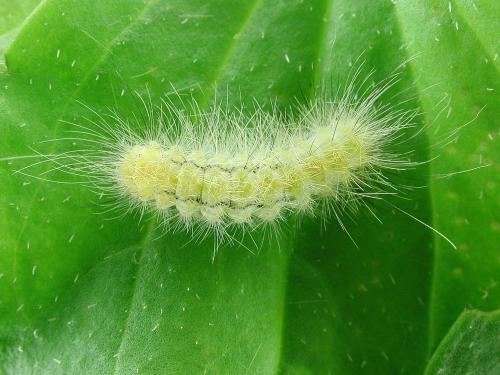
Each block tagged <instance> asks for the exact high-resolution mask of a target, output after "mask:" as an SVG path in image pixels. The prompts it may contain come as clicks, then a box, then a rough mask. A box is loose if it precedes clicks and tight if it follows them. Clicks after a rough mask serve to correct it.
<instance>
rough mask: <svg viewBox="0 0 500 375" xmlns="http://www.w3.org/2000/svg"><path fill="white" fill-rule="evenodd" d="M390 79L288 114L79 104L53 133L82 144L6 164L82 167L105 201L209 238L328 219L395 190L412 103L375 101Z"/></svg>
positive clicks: (74, 170)
mask: <svg viewBox="0 0 500 375" xmlns="http://www.w3.org/2000/svg"><path fill="white" fill-rule="evenodd" d="M391 84H392V82H390V81H389V83H386V84H385V85H381V86H378V87H376V88H374V89H373V90H372V91H371V92H369V93H368V94H367V95H364V96H363V95H361V96H359V97H358V96H357V93H354V92H353V89H352V86H350V87H348V89H347V90H346V92H345V93H344V94H343V95H342V96H341V97H340V98H339V99H337V100H328V99H327V97H326V95H321V96H320V97H319V98H318V99H316V100H315V101H314V102H311V103H309V104H307V105H299V107H298V115H294V116H290V115H287V114H284V113H281V112H279V111H278V110H277V109H276V108H274V107H273V110H272V111H270V112H269V111H266V110H264V109H263V108H262V107H260V106H256V107H255V108H254V109H253V111H250V112H248V111H245V110H244V109H242V108H229V107H228V106H221V105H213V106H212V107H211V108H210V109H209V110H207V111H201V110H200V109H199V108H198V107H197V105H196V103H195V102H193V103H191V107H178V106H176V105H174V104H173V103H172V102H169V101H163V102H162V104H161V105H159V106H157V107H155V106H154V105H153V104H152V103H146V101H145V100H143V98H142V97H140V99H141V100H142V103H143V105H144V108H145V113H146V115H147V116H146V117H147V121H146V124H143V126H140V127H138V126H136V125H137V124H135V123H134V124H132V123H131V121H134V122H136V121H137V119H133V120H127V119H124V118H122V117H121V116H120V115H118V114H117V113H115V112H112V113H109V114H100V113H97V112H95V111H93V110H92V109H90V110H91V111H92V112H94V115H95V116H96V120H95V121H90V124H88V125H83V124H81V123H74V122H68V124H70V125H71V126H72V129H70V130H68V132H69V133H71V134H72V135H71V136H69V137H66V138H63V139H57V141H60V140H64V141H71V142H75V141H76V142H77V143H78V144H79V145H80V146H81V145H85V147H80V148H78V149H73V150H69V151H66V152H63V153H60V154H45V155H42V154H40V155H38V157H42V159H43V160H42V161H41V162H37V163H34V164H32V165H29V166H27V167H25V168H22V169H20V170H18V172H19V173H27V172H26V170H27V169H29V168H30V167H32V166H33V165H37V164H40V163H46V162H49V163H52V164H53V166H54V167H53V168H52V169H51V170H56V171H63V172H67V173H70V174H73V175H77V176H83V177H85V180H84V181H81V182H79V183H82V184H86V185H88V186H89V187H90V188H94V189H95V190H96V191H97V192H98V194H100V196H101V197H102V196H106V197H111V198H112V206H111V208H112V209H114V208H117V207H125V209H126V211H129V210H131V209H139V210H140V211H141V212H144V211H153V212H155V213H156V214H157V216H158V217H159V218H160V221H161V222H162V223H163V226H164V228H165V229H166V230H179V229H188V230H191V229H192V228H196V229H199V230H197V231H193V233H195V232H197V233H200V234H202V235H203V234H205V235H206V234H209V233H215V234H216V236H217V238H218V239H220V238H222V239H230V240H231V239H232V238H233V233H234V229H236V230H238V229H243V230H249V229H250V230H252V229H255V228H257V227H259V226H262V225H275V224H276V223H278V222H280V221H281V220H283V219H284V218H286V217H288V216H296V215H297V214H301V213H309V214H314V213H315V212H316V211H319V212H321V213H322V214H323V215H324V216H331V215H332V214H333V215H334V217H335V218H336V219H337V220H339V221H340V212H341V211H345V210H348V209H351V208H353V207H356V206H357V205H359V204H363V203H365V198H368V199H370V198H379V197H382V196H384V195H387V194H397V193H398V192H399V190H400V187H399V186H397V185H394V183H393V182H392V181H391V179H390V178H389V174H390V172H394V171H396V172H397V171H401V170H404V169H408V168H413V167H415V166H416V165H417V164H418V163H417V162H415V161H412V160H410V158H409V155H408V154H406V153H400V152H397V151H395V147H394V146H395V145H397V144H398V143H401V142H404V140H403V141H401V140H400V138H401V135H402V133H404V131H405V130H406V129H408V128H409V127H411V126H412V121H413V118H414V116H415V112H414V111H397V110H394V109H393V108H388V107H384V106H377V100H378V99H379V98H380V96H381V95H382V94H383V93H384V92H385V91H386V90H387V89H388V87H390V85H391ZM144 125H145V126H144ZM137 128H139V130H134V129H137ZM47 172H50V171H47ZM44 174H46V173H44ZM35 177H36V176H35ZM39 178H40V176H39ZM396 208H397V207H396ZM405 213H406V212H405ZM415 219H416V218H415ZM416 220H417V221H419V220H418V219H416ZM422 224H424V225H426V224H425V223H422ZM426 226H427V225H426ZM431 229H432V230H434V229H433V228H431ZM439 234H440V233H439Z"/></svg>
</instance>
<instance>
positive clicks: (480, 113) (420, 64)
mask: <svg viewBox="0 0 500 375" xmlns="http://www.w3.org/2000/svg"><path fill="white" fill-rule="evenodd" d="M422 3H426V2H422ZM428 3H429V5H428V6H420V5H417V4H416V3H414V2H406V3H405V4H400V5H398V7H397V8H398V12H399V14H400V19H401V24H402V25H403V27H402V29H403V31H404V33H403V34H404V35H405V38H406V40H407V43H408V45H409V46H410V51H411V53H420V52H421V56H419V58H417V59H416V60H415V61H414V62H413V69H414V71H415V74H416V75H418V77H419V81H418V82H417V89H418V90H420V91H421V92H422V93H423V92H424V90H425V89H426V88H428V87H430V86H431V85H433V84H437V85H438V86H437V87H435V88H433V89H430V90H428V91H427V92H426V93H425V94H424V93H423V94H422V95H421V96H420V98H421V104H422V108H423V110H424V113H425V118H426V122H427V123H428V124H433V125H432V126H433V127H435V128H437V129H439V132H438V133H437V134H435V132H434V131H433V129H432V128H431V129H430V131H429V135H430V138H431V140H432V141H433V142H435V143H437V142H439V141H440V139H442V136H441V134H446V133H447V132H451V131H453V130H454V129H457V128H458V127H460V126H462V125H464V124H467V123H469V122H470V124H469V125H468V126H466V127H465V128H464V129H462V130H461V131H460V133H459V137H458V139H457V140H456V141H454V142H452V143H451V144H449V145H447V146H446V147H444V149H439V148H438V149H437V152H435V153H434V154H433V156H437V159H436V161H435V162H434V163H433V164H432V172H433V175H434V176H436V177H437V178H433V179H431V180H430V186H431V194H432V206H433V215H434V223H435V226H436V227H437V228H438V229H439V230H440V231H442V232H443V233H445V234H446V235H447V236H449V237H450V238H452V239H453V241H455V243H456V244H457V245H458V251H451V249H450V248H449V246H447V244H446V243H444V242H443V241H439V240H438V241H436V243H435V258H434V269H433V281H432V296H431V306H430V311H429V312H430V314H429V316H430V321H429V343H430V345H429V350H430V351H431V350H432V349H433V348H434V347H435V346H436V345H437V344H438V343H439V341H440V340H441V338H442V337H443V336H444V335H445V333H446V332H447V331H448V329H449V327H450V326H451V324H452V323H453V322H454V321H455V319H456V318H457V316H458V315H459V314H460V313H461V312H462V311H463V309H464V308H469V309H472V308H477V309H481V310H493V309H496V308H498V307H499V306H500V287H499V285H498V275H499V273H500V258H499V254H498V236H499V232H500V226H499V222H498V212H499V210H500V199H499V198H498V185H499V182H500V180H499V177H498V176H499V175H500V174H499V171H500V167H499V165H498V163H496V159H497V158H498V145H497V144H496V142H497V141H498V139H497V136H498V102H499V92H500V80H499V78H498V77H499V76H498V72H499V68H500V61H499V59H498V48H499V46H500V45H499V40H500V30H499V29H498V28H495V27H494V24H495V22H494V21H493V19H497V20H498V16H499V14H500V3H499V2H498V1H485V0H483V1H475V2H473V3H471V2H467V1H452V2H449V3H444V2H428ZM431 3H432V4H433V5H432V6H431V5H430V4H431ZM422 25H425V30H426V32H425V33H422V32H420V30H422ZM442 101H445V102H446V101H449V105H448V106H447V108H444V110H443V111H442V114H443V115H442V116H438V115H439V112H440V111H441V110H442V109H443V106H440V105H439V104H438V103H440V102H442ZM476 117H477V118H476ZM482 167H484V168H482ZM475 168H482V169H476V170H474V171H471V172H467V173H461V172H463V171H467V170H470V169H475ZM446 174H451V175H452V177H450V178H443V175H446Z"/></svg>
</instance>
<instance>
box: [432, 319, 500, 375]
mask: <svg viewBox="0 0 500 375" xmlns="http://www.w3.org/2000/svg"><path fill="white" fill-rule="evenodd" d="M499 337H500V310H497V311H495V312H492V313H483V312H480V311H465V312H463V313H462V314H461V315H460V316H459V317H458V319H457V321H456V322H455V323H454V324H453V326H452V327H451V329H450V331H449V332H448V334H447V335H446V336H445V337H444V339H443V341H441V344H439V347H438V348H437V349H436V352H435V353H434V355H433V356H432V358H431V360H430V361H429V364H428V366H427V368H426V370H425V373H426V374H428V375H432V374H441V375H446V374H453V375H460V374H484V375H493V374H498V372H499V371H500V362H499V361H498V358H499V357H500V347H499V346H498V339H499Z"/></svg>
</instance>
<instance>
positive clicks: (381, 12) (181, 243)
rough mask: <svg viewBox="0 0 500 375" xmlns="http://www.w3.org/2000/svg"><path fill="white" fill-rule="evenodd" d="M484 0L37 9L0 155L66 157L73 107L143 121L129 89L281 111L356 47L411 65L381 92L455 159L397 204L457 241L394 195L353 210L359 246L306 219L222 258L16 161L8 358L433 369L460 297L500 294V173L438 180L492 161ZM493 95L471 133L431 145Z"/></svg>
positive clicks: (4, 297)
mask: <svg viewBox="0 0 500 375" xmlns="http://www.w3.org/2000/svg"><path fill="white" fill-rule="evenodd" d="M474 4H475V6H476V7H478V8H479V10H480V11H476V10H475V9H474V7H473V6H471V5H470V4H469V3H468V2H465V1H464V2H457V1H455V2H453V3H452V4H451V11H450V10H449V7H448V3H447V2H441V1H423V0H422V1H399V2H397V3H396V4H393V3H392V2H390V1H383V0H380V1H372V0H355V1H348V0H341V1H324V0H305V1H275V0H273V1H271V0H260V1H243V0H241V1H233V0H231V1H229V0H210V1H206V0H204V1H202V0H196V1H189V2H186V1H181V0H169V1H168V2H165V1H159V0H158V1H154V0H149V1H139V0H124V1H120V3H119V6H117V3H116V2H112V1H103V0H99V1H98V0H91V1H86V2H81V1H76V0H60V1H45V2H42V5H41V6H40V7H38V8H37V11H36V12H35V13H34V14H33V15H32V16H31V17H30V19H29V21H28V22H26V23H25V24H24V26H23V28H22V29H21V30H20V31H19V33H18V35H17V37H16V40H15V41H14V43H13V44H12V45H11V47H10V48H9V49H8V51H7V53H6V62H7V66H8V72H7V73H5V74H0V126H1V132H2V133H1V134H2V137H0V158H1V157H4V156H12V155H26V154H31V153H32V150H31V147H34V148H35V149H37V150H41V151H42V152H60V151H62V150H63V149H62V148H60V146H57V145H56V144H54V143H45V144H40V143H39V142H40V141H43V140H46V139H51V138H57V137H61V136H63V134H64V130H65V124H64V123H61V122H60V121H59V120H61V119H69V120H75V121H80V120H81V118H82V117H84V116H89V113H88V111H87V110H85V108H82V106H81V105H80V104H78V101H79V102H83V103H85V104H86V105H88V106H90V107H92V108H93V109H95V110H96V111H98V112H106V111H108V108H114V109H116V110H117V111H118V112H119V113H120V114H121V115H122V116H124V117H130V116H131V115H132V113H137V112H140V111H141V108H140V107H139V106H138V101H137V98H136V97H135V95H134V92H136V91H137V92H139V93H141V94H143V95H149V96H150V97H151V98H152V100H153V101H159V100H160V98H161V97H163V96H165V95H167V94H168V93H171V92H172V85H173V86H174V87H175V88H176V89H178V90H181V91H182V92H187V93H190V92H191V91H190V90H191V89H193V91H192V92H191V94H192V95H193V96H194V98H195V99H196V100H197V101H198V102H199V103H200V105H201V106H202V107H206V106H207V105H208V104H209V103H210V102H211V101H212V99H213V97H214V95H215V91H216V89H217V88H221V89H222V91H224V90H226V88H227V90H228V92H229V97H230V98H231V100H233V98H239V97H240V94H241V98H242V101H243V102H245V103H251V102H252V101H253V100H254V99H256V100H258V101H259V102H260V103H263V104H265V103H269V101H271V100H276V101H277V103H278V106H279V107H280V108H284V107H286V106H288V105H289V104H294V103H295V102H296V100H297V98H298V99H299V100H306V99H307V98H308V97H313V96H314V95H315V94H316V93H317V89H318V87H319V86H321V82H322V81H324V82H327V83H326V84H327V85H328V84H331V85H332V86H333V89H335V88H336V87H337V86H338V83H337V82H340V83H341V84H342V83H345V81H346V80H347V79H348V76H349V74H352V72H353V66H354V67H355V66H356V60H357V59H358V57H359V56H360V54H363V55H362V57H361V60H363V61H365V66H366V70H367V71H368V70H369V69H371V68H374V69H375V70H376V73H375V76H374V79H375V80H381V79H383V78H385V77H387V75H388V74H390V73H391V72H392V71H393V70H394V69H395V68H396V67H397V66H399V65H400V64H401V63H403V62H405V61H406V65H405V67H404V68H403V69H402V74H401V79H400V81H399V82H398V83H397V84H396V86H395V87H393V88H392V89H391V91H390V92H389V93H388V95H387V96H386V97H384V98H383V100H384V103H386V104H390V103H391V102H392V101H391V95H392V94H397V93H399V94H400V95H401V96H400V98H401V100H406V101H407V102H406V104H405V105H404V109H413V108H420V109H422V110H423V112H424V115H423V116H422V117H421V118H420V119H419V123H418V124H417V125H418V128H419V129H420V128H421V127H426V129H427V130H428V131H427V133H428V135H429V136H428V140H427V139H422V140H421V141H420V142H418V144H416V145H415V147H416V154H417V158H418V159H419V160H427V159H429V157H430V155H431V154H432V155H434V153H435V152H438V153H439V154H440V155H441V156H440V157H439V158H438V159H437V160H436V161H434V162H433V163H432V166H431V167H430V168H428V167H427V166H425V165H424V166H423V167H422V168H419V169H418V170H416V171H414V172H411V173H409V174H408V175H407V176H406V177H405V178H406V180H405V181H404V182H405V183H408V184H411V185H415V186H428V187H427V188H422V189H416V190H415V191H413V192H411V193H410V194H409V195H408V196H406V197H404V198H409V199H408V200H406V199H401V200H397V201H394V203H395V204H397V206H398V207H400V208H401V209H403V210H405V211H407V212H408V213H409V214H411V215H415V216H416V217H418V218H419V219H420V220H423V221H424V222H427V223H429V224H432V225H434V226H436V227H437V229H438V230H440V231H443V233H445V234H446V235H447V236H448V237H450V238H451V239H452V240H453V241H456V242H457V244H458V245H459V250H458V251H453V250H452V249H451V248H450V247H449V246H447V245H446V243H445V242H444V241H443V240H442V239H440V238H434V236H433V232H431V231H430V230H428V229H427V228H426V227H424V226H422V225H420V224H419V223H418V222H416V221H415V220H413V219H412V218H411V217H409V216H407V215H404V214H403V213H401V212H399V211H397V210H395V209H392V207H390V206H388V205H387V204H383V202H382V203H381V204H377V205H375V206H374V207H373V208H372V209H373V210H374V212H375V213H376V214H377V216H378V217H379V218H380V219H381V220H382V221H383V224H382V225H380V224H378V223H377V222H376V220H375V219H374V218H373V217H371V216H370V215H369V213H367V212H364V213H363V212H360V213H359V214H357V215H356V217H355V218H354V221H350V220H349V219H346V225H347V227H348V229H349V232H350V235H351V236H352V237H353V238H354V240H355V241H356V242H357V243H358V246H359V248H356V246H354V244H353V243H352V241H351V240H350V239H349V238H348V237H347V236H346V235H345V234H344V233H342V230H341V228H340V227H339V225H338V224H336V223H335V222H332V223H330V224H326V226H323V225H322V223H321V221H320V220H318V219H307V220H304V221H303V222H302V223H300V226H299V228H298V229H297V230H295V229H294V228H293V226H294V224H293V223H291V222H290V223H288V225H285V226H284V229H285V230H284V232H285V233H284V235H283V236H282V237H279V238H278V239H275V238H274V237H265V236H264V234H263V233H254V234H253V235H254V239H255V242H256V243H257V244H258V245H257V246H256V245H255V244H254V243H253V242H252V241H250V240H246V241H245V243H244V245H245V246H246V247H247V248H248V249H250V250H252V251H253V252H254V253H255V254H252V253H250V252H248V251H247V250H246V249H245V248H244V247H243V246H236V245H235V246H233V247H231V246H224V247H223V248H221V250H220V253H219V254H218V256H217V257H216V258H215V261H214V262H212V252H213V243H212V240H211V239H209V240H207V241H205V242H203V243H201V244H196V243H192V242H191V241H190V237H189V235H188V234H176V235H172V234H165V235H162V231H161V230H160V229H158V228H157V227H156V222H155V221H154V218H150V217H147V218H144V219H143V220H141V221H140V220H139V219H138V218H137V217H135V216H133V215H128V216H125V217H123V218H119V219H114V220H108V219H110V218H111V217H110V215H96V214H95V213H96V212H98V211H99V210H100V207H99V205H98V204H96V203H95V202H94V201H95V197H94V195H93V194H92V193H90V192H88V191H86V190H84V189H82V188H80V187H78V186H76V185H60V184H52V183H48V182H43V181H37V180H33V179H32V178H29V177H26V176H23V175H20V174H14V175H13V174H12V172H13V171H14V170H15V169H16V168H18V167H22V166H23V165H25V164H26V163H25V162H23V161H22V160H15V161H11V162H9V163H7V162H1V164H0V179H1V181H2V184H1V185H0V207H1V210H2V214H1V215H0V228H1V229H0V231H1V233H2V236H1V238H0V254H1V256H0V363H2V366H3V370H4V371H5V372H6V373H9V374H10V373H15V374H23V373H33V372H34V373H47V374H54V373H68V372H71V373H130V372H136V371H139V373H144V372H145V373H153V374H155V373H168V374H189V373H205V372H206V373H207V374H211V373H213V374H239V373H241V374H252V373H255V374H277V373H283V374H323V373H331V374H360V373H400V372H405V373H411V374H417V373H422V371H423V370H424V368H425V365H426V362H427V358H428V355H429V354H430V353H432V351H433V348H434V347H435V346H436V344H437V343H438V342H439V341H440V340H441V338H442V337H443V335H444V334H445V333H446V332H447V331H448V329H449V327H450V325H451V323H452V322H453V321H454V320H455V319H456V317H457V316H458V314H459V313H460V312H461V311H462V310H463V308H464V307H478V308H482V309H485V310H489V309H495V308H498V306H499V305H500V296H499V288H498V286H497V284H496V283H495V280H496V275H498V273H499V271H500V267H499V259H498V254H496V252H495V249H496V248H495V243H494V240H495V238H497V237H495V236H498V228H499V227H498V223H497V222H495V217H494V214H495V213H496V212H498V203H499V202H498V200H497V199H496V198H495V195H494V189H495V187H497V185H498V177H494V175H495V174H494V173H493V170H494V168H498V167H488V168H484V169H479V170H476V171H474V172H470V173H464V174H459V175H457V176H454V177H452V178H450V179H436V178H435V177H436V176H435V174H438V173H441V174H443V173H453V172H456V171H462V170H465V169H469V168H473V167H476V166H478V165H479V160H480V159H479V158H480V155H482V156H481V163H482V164H483V165H486V164H488V163H491V162H492V161H493V160H494V157H495V154H494V148H493V141H492V140H490V137H491V138H495V136H496V133H495V131H496V130H495V126H497V125H495V124H496V123H495V119H496V117H495V103H497V101H498V98H499V97H498V92H499V90H500V88H499V87H498V61H497V59H496V58H495V56H496V50H497V48H498V42H497V41H498V40H500V39H499V38H496V37H495V33H496V34H498V31H496V29H495V28H494V26H493V25H494V22H492V19H493V20H494V19H495V17H494V14H495V12H496V11H497V8H496V7H497V5H495V4H496V3H495V2H493V1H484V0H483V1H475V2H474ZM471 7H472V8H471ZM0 9H1V8H0ZM0 14H1V13H0ZM497 14H498V13H497ZM19 19H21V18H19ZM455 21H458V24H459V26H458V30H457V29H456V23H455ZM422 30H425V32H422ZM436 38H437V39H438V40H436ZM495 43H497V44H495ZM416 54H418V56H417V57H416V58H414V59H412V60H411V61H408V59H409V58H411V57H415V55H416ZM485 58H486V59H488V60H487V61H485ZM436 83H439V85H435V84H436ZM489 89H493V90H489ZM445 94H447V95H448V96H446V97H445V101H444V102H443V101H442V98H443V96H444V95H445ZM234 101H235V102H237V101H238V100H234ZM447 101H449V103H450V104H449V108H451V111H450V113H449V115H448V108H445V110H444V111H443V110H442V109H443V106H444V105H443V103H444V104H446V103H447ZM485 105H486V108H485V109H484V110H483V111H482V112H481V114H480V116H479V117H478V118H477V119H476V120H475V121H474V122H473V123H472V124H471V125H469V126H468V127H466V128H465V129H462V131H461V132H460V139H459V140H458V142H456V143H453V144H452V145H450V146H447V147H445V148H444V149H437V150H436V151H433V150H434V143H436V142H439V141H440V140H442V139H443V138H444V136H443V134H446V133H447V131H449V130H452V129H456V128H457V127H459V126H460V125H462V124H464V123H466V122H468V121H469V120H471V119H473V118H475V116H476V114H477V112H478V111H479V110H480V109H481V108H483V106H485ZM137 126H140V124H138V125H137ZM437 129H438V130H439V131H438V132H437V134H435V131H436V130H437ZM429 144H430V150H431V151H430V153H429V151H428V148H429ZM443 150H444V151H443ZM429 174H431V177H429ZM433 175H434V176H433ZM496 175H497V176H498V173H497V174H496ZM61 178H62V177H61ZM481 191H483V193H481ZM495 223H496V224H495ZM295 233H296V234H295ZM455 290H456V292H455ZM0 368H1V367H0Z"/></svg>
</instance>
